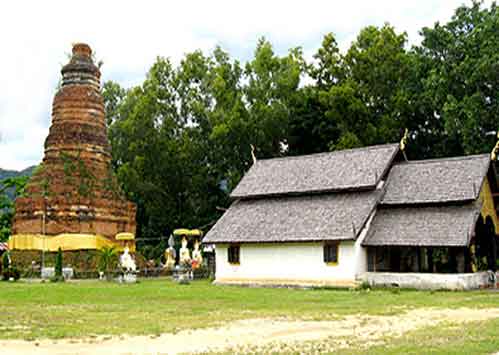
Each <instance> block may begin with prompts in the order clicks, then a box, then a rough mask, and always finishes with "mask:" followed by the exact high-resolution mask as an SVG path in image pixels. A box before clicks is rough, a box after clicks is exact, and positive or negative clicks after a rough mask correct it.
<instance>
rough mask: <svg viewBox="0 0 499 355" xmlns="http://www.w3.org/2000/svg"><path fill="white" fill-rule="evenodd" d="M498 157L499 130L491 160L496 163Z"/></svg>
mask: <svg viewBox="0 0 499 355" xmlns="http://www.w3.org/2000/svg"><path fill="white" fill-rule="evenodd" d="M498 155H499V130H497V143H496V145H495V147H494V149H492V152H491V153H490V160H492V161H496V160H497V156H498Z"/></svg>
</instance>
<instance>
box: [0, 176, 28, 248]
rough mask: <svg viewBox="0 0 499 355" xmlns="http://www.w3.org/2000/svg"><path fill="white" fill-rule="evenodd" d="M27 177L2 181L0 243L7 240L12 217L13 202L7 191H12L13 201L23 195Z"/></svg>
mask: <svg viewBox="0 0 499 355" xmlns="http://www.w3.org/2000/svg"><path fill="white" fill-rule="evenodd" d="M28 179H29V177H27V176H20V177H13V178H8V179H5V180H3V181H2V183H1V186H2V187H1V188H0V242H5V241H7V240H8V239H9V237H10V234H11V227H12V218H13V217H14V212H15V211H14V200H12V199H11V198H9V196H8V195H7V191H9V190H13V191H14V199H15V198H17V197H21V196H23V195H24V190H25V187H26V184H27V182H28Z"/></svg>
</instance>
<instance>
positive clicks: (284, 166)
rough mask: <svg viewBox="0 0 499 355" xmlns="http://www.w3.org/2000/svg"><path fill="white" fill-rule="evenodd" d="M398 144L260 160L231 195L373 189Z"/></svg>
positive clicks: (253, 196)
mask: <svg viewBox="0 0 499 355" xmlns="http://www.w3.org/2000/svg"><path fill="white" fill-rule="evenodd" d="M398 151H399V145H398V144H386V145H378V146H370V147H365V148H357V149H348V150H341V151H336V152H331V153H320V154H313V155H304V156H297V157H287V158H274V159H265V160H258V161H257V162H256V163H255V164H254V165H253V166H252V167H251V168H250V170H249V171H248V173H247V174H246V175H245V176H244V177H243V178H242V180H241V182H240V183H239V185H237V187H236V188H235V189H234V191H233V192H232V193H231V197H232V198H234V199H238V198H239V199H240V198H255V197H262V196H266V197H267V196H283V195H304V194H311V193H324V192H339V191H359V190H369V189H371V190H372V189H374V188H375V187H376V186H377V184H378V182H379V181H380V180H381V178H382V177H383V176H384V174H385V173H386V172H387V170H388V169H389V167H390V165H391V163H392V161H393V159H394V158H395V155H396V154H397V152H398Z"/></svg>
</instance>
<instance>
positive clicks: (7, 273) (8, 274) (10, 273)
mask: <svg viewBox="0 0 499 355" xmlns="http://www.w3.org/2000/svg"><path fill="white" fill-rule="evenodd" d="M11 278H13V279H14V281H17V280H19V279H20V278H21V272H20V271H19V270H18V269H17V268H15V267H9V268H7V269H4V271H3V274H2V279H3V280H4V281H9V280H10V279H11Z"/></svg>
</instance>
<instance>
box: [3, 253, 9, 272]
mask: <svg viewBox="0 0 499 355" xmlns="http://www.w3.org/2000/svg"><path fill="white" fill-rule="evenodd" d="M9 266H10V260H9V253H8V252H6V253H3V256H2V270H7V269H8V268H9Z"/></svg>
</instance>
